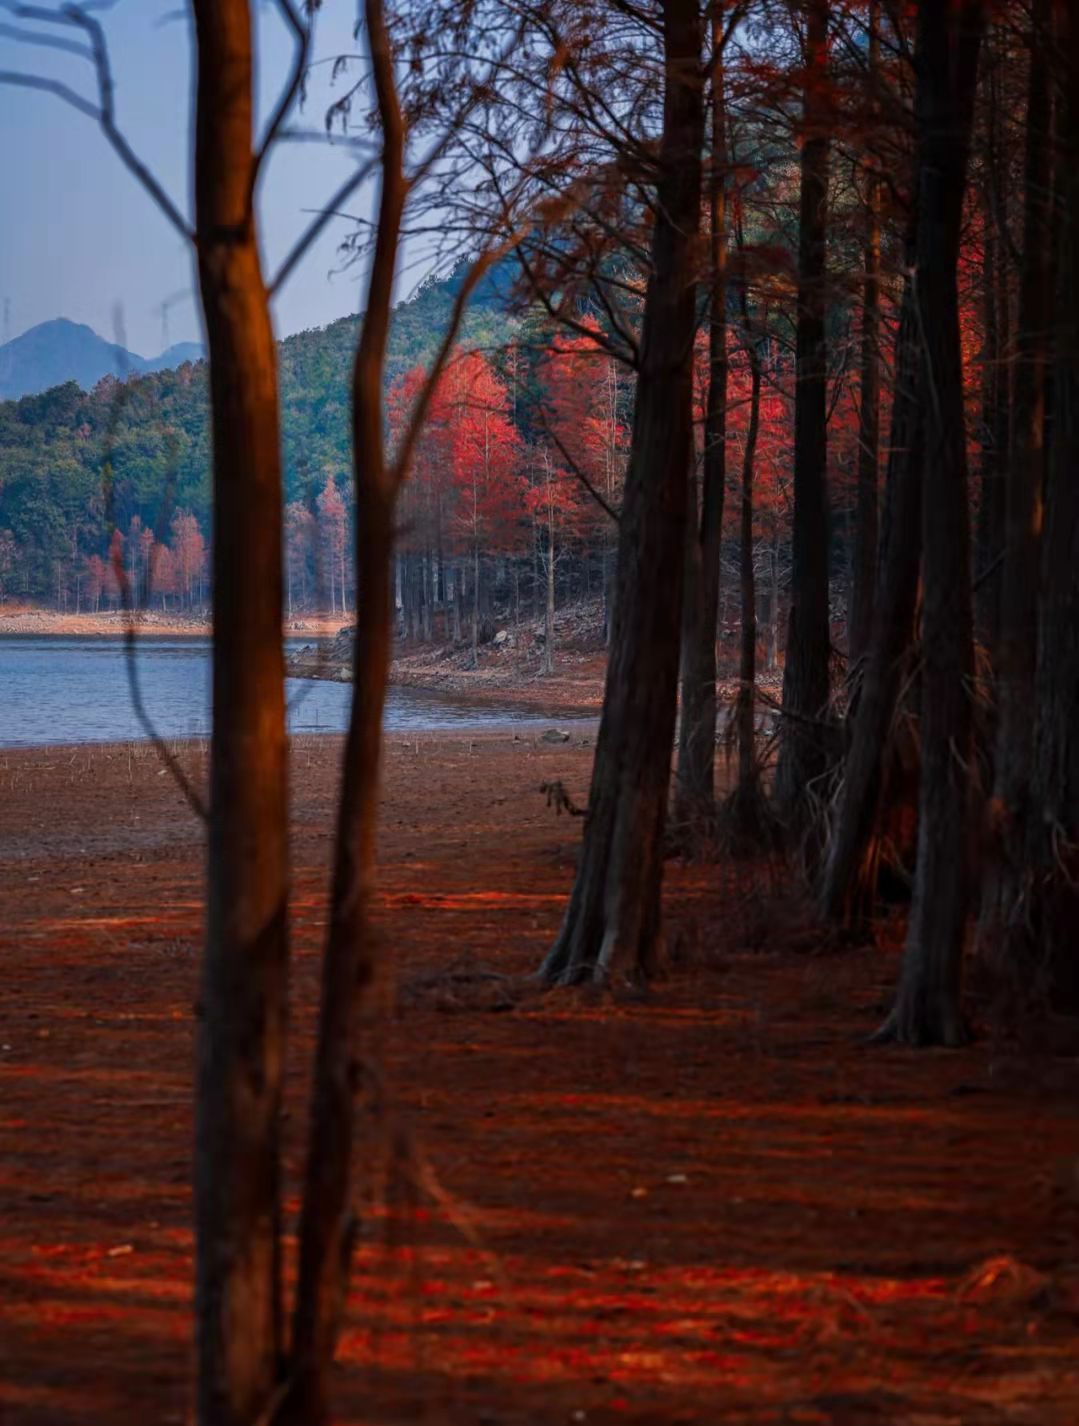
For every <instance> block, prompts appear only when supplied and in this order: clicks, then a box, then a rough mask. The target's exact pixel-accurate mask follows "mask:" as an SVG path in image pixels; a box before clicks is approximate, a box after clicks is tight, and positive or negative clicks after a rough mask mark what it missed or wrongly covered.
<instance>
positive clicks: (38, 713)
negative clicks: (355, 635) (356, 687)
mask: <svg viewBox="0 0 1079 1426" xmlns="http://www.w3.org/2000/svg"><path fill="white" fill-rule="evenodd" d="M295 642H296V643H297V644H302V643H303V640H302V639H301V640H296V641H295ZM138 670H139V682H140V687H141V689H142V697H143V702H144V703H145V705H146V709H147V712H148V713H149V715H150V717H151V718H152V720H153V722H154V725H155V727H156V728H157V730H158V732H160V733H161V735H162V736H163V737H166V738H189V737H202V736H204V735H206V734H207V733H208V732H209V725H210V645H209V641H208V640H207V639H157V638H155V639H145V640H143V641H142V642H141V643H140V644H139V649H138ZM350 693H351V685H349V684H342V683H324V682H321V681H319V682H316V681H313V680H311V679H298V678H290V679H289V680H288V681H287V685H286V696H287V697H288V700H289V703H290V707H291V711H290V715H289V724H290V726H291V728H292V731H293V732H295V733H317V732H322V733H336V732H342V731H343V730H344V727H345V723H346V720H347V718H348V704H349V695H350ZM537 721H544V722H546V721H549V720H537V719H536V718H535V717H534V715H528V714H520V713H513V712H510V711H500V710H498V709H476V708H468V707H464V706H460V705H455V704H453V703H448V702H445V701H444V700H441V699H439V698H437V697H434V696H432V695H429V694H426V693H422V692H416V691H413V690H410V689H403V688H393V689H391V690H390V695H389V701H388V704H387V708H386V726H387V727H388V728H391V729H415V730H416V731H417V732H419V731H423V730H434V729H438V728H469V727H475V728H479V727H485V726H490V725H492V724H498V723H506V722H515V723H521V722H537ZM143 736H144V733H143V729H142V726H141V725H140V723H139V721H138V719H137V718H136V716H135V711H134V709H133V708H132V706H131V696H130V693H129V691H128V681H127V669H126V667H125V658H124V650H123V644H122V643H121V641H120V640H118V639H105V638H97V639H65V638H34V637H32V636H28V637H19V636H17V635H10V636H8V637H6V638H0V747H24V746H28V745H32V744H41V743H112V742H122V741H125V740H126V739H129V738H141V737H143Z"/></svg>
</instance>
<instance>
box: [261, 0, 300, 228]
mask: <svg viewBox="0 0 1079 1426" xmlns="http://www.w3.org/2000/svg"><path fill="white" fill-rule="evenodd" d="M276 4H277V8H278V9H279V10H280V11H281V14H282V16H283V17H284V20H285V23H286V25H288V27H289V29H290V30H291V31H292V34H293V39H294V41H295V49H294V52H293V57H292V68H291V69H290V70H289V77H288V82H287V83H286V84H285V87H284V89H283V90H282V91H281V96H280V98H279V99H278V101H277V106H276V108H275V109H274V111H273V114H272V115H271V116H270V122H269V123H268V124H267V125H266V132H265V133H264V134H263V136H262V142H261V143H260V144H259V146H258V149H257V151H256V153H255V161H254V163H253V164H252V165H251V189H250V194H249V197H248V206H249V207H250V206H251V205H252V204H253V203H254V201H255V188H256V186H257V184H258V177H259V172H260V170H261V168H262V165H263V162H264V160H265V158H266V155H267V154H268V153H269V151H270V149H271V148H272V147H273V144H274V141H275V140H276V138H277V136H278V134H279V133H280V131H281V126H282V125H283V124H284V122H285V120H286V119H287V118H288V113H289V110H290V109H291V108H292V105H293V101H294V100H295V98H296V95H297V94H298V93H299V92H300V89H301V87H302V85H303V81H304V75H305V74H306V73H307V62H308V58H309V56H310V54H311V37H312V33H313V31H314V25H315V21H314V12H313V11H312V17H311V19H309V20H308V22H307V24H306V25H305V24H304V22H303V20H301V19H300V16H299V14H298V13H297V11H296V7H295V6H294V5H293V4H292V0H276Z"/></svg>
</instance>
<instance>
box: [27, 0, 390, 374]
mask: <svg viewBox="0 0 1079 1426" xmlns="http://www.w3.org/2000/svg"><path fill="white" fill-rule="evenodd" d="M3 8H7V7H6V6H4V7H3ZM3 8H0V21H3V22H5V23H12V24H13V23H14V21H11V20H10V18H9V16H8V15H5V14H4V13H3ZM252 8H253V9H254V11H255V12H256V15H257V28H258V43H259V55H260V59H259V84H260V106H261V108H262V110H263V111H264V112H265V111H266V110H267V109H268V108H269V107H270V105H271V104H272V102H273V99H274V97H275V95H276V93H277V91H278V87H279V85H280V82H281V79H282V77H283V76H284V74H285V72H286V67H287V64H288V59H289V56H290V53H291V50H290V41H289V38H288V35H287V33H286V31H285V30H284V28H283V26H282V24H281V21H280V18H279V16H278V12H277V10H276V8H275V7H274V6H273V5H272V4H269V3H259V0H255V4H254V5H253V7H252ZM185 13H186V6H185V4H184V3H183V0H117V3H115V4H114V5H112V6H111V7H109V8H108V9H107V10H106V11H105V12H104V13H103V14H102V19H103V21H104V24H105V26H106V29H107V32H108V36H109V42H110V50H111V54H112V60H113V71H114V77H115V82H116V107H117V114H118V117H119V120H120V124H121V127H122V128H123V130H124V132H125V133H126V134H127V136H128V137H129V139H130V140H131V142H132V144H133V146H134V147H135V149H136V150H137V152H138V153H139V155H140V157H142V158H143V159H144V160H146V161H147V162H148V164H149V165H150V166H151V167H152V168H153V170H154V172H155V173H156V174H157V175H158V177H159V178H160V179H161V180H162V182H163V183H164V185H165V187H166V188H167V189H168V191H169V193H170V195H171V196H172V197H173V198H174V200H175V201H177V203H178V204H179V205H180V206H181V207H182V208H183V210H184V211H186V212H189V211H190V79H191V54H190V43H189V27H188V22H187V20H186V18H185V17H184V16H185ZM178 14H179V15H180V18H176V17H177V15H178ZM354 17H355V7H354V4H353V3H352V0H327V3H326V4H325V6H324V8H323V10H322V11H321V12H320V14H319V16H318V21H317V26H318V29H317V41H316V54H317V55H318V56H325V55H333V54H338V53H355V49H356V46H355V42H354V41H353V38H352V24H353V20H354ZM34 28H36V29H40V28H41V26H40V25H38V26H35V27H34ZM62 33H65V34H66V33H68V32H67V31H62ZM0 69H4V70H9V69H18V70H21V71H23V72H31V71H33V72H37V73H41V74H49V75H52V76H55V77H58V78H63V79H64V80H65V81H67V82H68V83H70V84H71V85H72V87H76V88H78V89H79V90H80V92H82V93H83V94H85V95H86V96H87V97H88V98H92V99H93V98H96V94H95V89H94V81H93V76H92V73H91V71H90V66H89V64H88V63H86V62H85V61H83V60H80V59H79V58H77V57H75V56H68V55H59V54H56V53H55V52H53V51H50V50H46V49H41V48H38V47H30V46H23V45H21V44H18V43H16V42H15V41H13V40H11V39H10V38H7V37H6V36H3V35H0ZM353 72H354V73H355V72H356V70H355V66H354V67H353ZM329 75H330V67H329V66H328V65H325V66H320V67H318V68H316V70H315V71H314V77H313V81H312V83H311V85H310V88H309V97H308V101H307V105H306V108H305V110H304V112H303V113H302V114H300V115H298V116H297V118H296V119H295V123H296V124H302V125H303V126H304V127H305V128H309V129H321V128H322V121H323V115H324V113H325V110H326V108H327V103H328V100H329V96H330V95H331V94H332V93H333V92H334V91H332V90H331V89H330V87H329ZM344 83H345V81H343V80H339V81H338V84H337V92H340V89H341V87H342V85H343V84H344ZM352 164H353V159H352V157H351V156H350V154H349V153H348V151H347V149H345V148H343V147H342V146H340V145H339V146H337V147H336V148H326V147H324V146H322V145H313V144H292V145H286V146H284V147H282V148H279V149H278V151H277V153H276V156H275V157H274V159H273V161H272V162H271V163H270V165H269V166H268V168H267V170H266V172H265V173H264V176H263V181H262V190H261V217H262V231H263V239H264V244H265V248H266V253H267V258H268V267H269V268H270V269H271V270H272V269H273V267H274V265H275V262H276V261H277V260H278V259H279V258H280V257H281V256H282V255H283V254H284V253H285V252H287V251H288V249H289V247H290V245H291V241H292V239H293V238H294V236H295V235H296V234H297V233H298V232H299V231H300V230H301V229H302V228H303V226H304V225H305V223H306V222H308V221H309V216H310V215H309V214H308V213H305V211H304V210H305V209H307V210H310V209H315V208H319V207H322V206H324V205H325V202H326V200H327V198H328V197H329V195H330V194H331V193H332V192H333V190H334V189H335V188H336V187H337V186H338V184H339V183H340V182H341V180H342V179H343V178H344V177H345V176H346V174H347V173H348V172H349V170H350V168H351V167H352ZM0 192H2V193H3V195H4V198H3V218H2V220H0V317H3V319H4V325H3V327H2V328H0V338H3V339H6V338H8V337H14V336H17V335H18V334H19V333H20V332H22V331H25V330H26V328H27V327H32V326H34V325H35V324H36V323H38V322H42V321H46V320H47V319H49V318H51V317H70V318H71V319H72V320H74V321H79V322H86V323H87V324H88V325H89V326H91V327H93V328H94V329H95V330H96V331H98V332H100V333H101V334H102V335H103V336H106V337H108V338H109V339H110V340H113V339H115V336H116V330H117V329H116V312H117V309H119V310H120V311H121V313H122V320H123V327H124V335H125V341H126V345H127V346H128V347H129V348H131V350H133V351H135V352H138V353H139V354H140V355H143V356H153V355H156V353H157V352H159V351H160V350H161V349H162V348H163V347H164V346H165V345H168V344H171V343H172V342H177V341H184V340H192V339H198V338H199V337H200V330H199V316H198V309H197V306H196V302H195V300H194V297H193V295H192V282H191V267H190V256H189V254H188V252H187V251H186V248H185V244H184V242H183V241H182V239H181V238H180V237H179V236H178V235H177V234H176V233H175V232H174V231H173V229H172V228H171V227H170V226H169V224H168V223H167V221H166V220H165V219H164V218H163V217H162V216H161V214H160V213H158V211H157V209H156V208H155V207H154V205H153V203H152V202H151V201H150V199H149V198H148V197H147V196H146V195H145V194H144V193H143V191H142V189H141V188H140V187H139V185H138V183H137V181H136V180H135V179H134V178H133V177H132V176H131V175H130V174H129V173H128V172H127V170H126V169H125V168H124V166H123V165H122V163H121V162H120V160H119V159H118V158H117V157H116V156H115V155H114V154H113V152H112V150H111V149H110V147H109V146H108V144H107V143H106V141H105V139H104V137H103V136H102V134H101V133H100V131H99V130H98V128H97V127H96V125H95V124H94V123H93V121H92V120H90V119H88V118H86V117H84V116H83V115H81V114H78V113H76V112H75V111H73V110H71V109H69V108H68V107H67V106H66V105H65V104H63V103H62V102H61V101H60V100H59V99H57V98H55V97H53V96H52V95H47V94H39V93H32V92H29V91H26V90H22V89H14V88H8V87H5V86H2V85H0ZM370 201H371V194H370V192H369V191H368V192H367V193H365V195H364V196H363V197H362V198H360V199H353V200H352V204H351V209H350V210H351V211H353V212H355V211H367V210H368V207H369V204H370ZM345 231H347V228H346V225H345V224H344V223H343V222H337V223H331V225H330V227H329V229H328V230H327V232H326V233H325V234H324V235H323V237H322V240H321V241H320V243H319V244H318V245H317V246H316V247H315V248H313V249H312V250H311V252H310V253H309V254H308V256H307V258H306V259H305V262H304V264H303V265H302V267H301V268H299V269H298V270H297V271H296V272H295V273H294V274H293V276H292V278H291V280H290V282H289V283H288V285H287V286H286V287H285V289H284V290H283V291H282V292H281V294H280V296H279V297H278V299H277V304H276V319H277V330H278V335H280V336H285V335H287V334H288V333H290V332H295V331H299V330H301V329H303V328H305V327H317V326H323V325H324V324H325V323H327V322H330V321H333V320H334V319H335V318H337V317H341V316H344V315H346V314H347V313H349V312H353V311H355V310H356V309H357V306H358V305H359V293H360V287H359V270H358V269H356V268H352V269H350V270H349V271H347V272H338V273H337V275H332V270H333V269H335V268H338V267H339V266H340V261H339V258H338V255H337V251H336V249H337V244H338V243H339V241H340V239H341V236H342V235H343V233H344V232H345ZM405 290H406V289H405V288H402V290H401V294H400V295H405ZM177 294H180V295H179V296H177ZM173 297H176V299H177V300H175V301H173V302H171V303H170V305H169V308H168V314H167V331H165V330H164V328H163V322H162V312H161V307H162V303H164V302H166V301H167V300H168V299H170V298H173Z"/></svg>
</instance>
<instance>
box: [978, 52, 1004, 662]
mask: <svg viewBox="0 0 1079 1426" xmlns="http://www.w3.org/2000/svg"><path fill="white" fill-rule="evenodd" d="M992 36H993V31H992V29H991V30H990V33H989V37H988V40H987V55H986V58H987V60H988V62H989V66H990V67H989V74H988V83H987V86H986V87H987V90H988V94H987V115H986V126H987V130H988V136H987V151H986V157H985V169H986V176H985V180H984V184H983V190H984V191H983V198H982V202H983V208H984V213H983V221H984V223H985V245H984V260H983V264H982V284H983V289H984V308H985V315H984V322H985V345H984V361H983V370H982V418H981V424H982V432H981V452H980V459H979V502H978V519H977V529H976V543H975V577H976V596H975V617H976V630H977V636H978V638H979V639H980V640H981V642H982V644H983V645H984V647H985V648H986V649H988V650H989V652H990V654H991V655H993V656H994V657H995V655H996V648H997V641H998V639H999V637H1000V613H1001V609H1000V604H1001V584H1002V579H1001V569H1000V566H1001V563H1002V560H1003V549H1004V472H1005V461H1006V459H1007V453H1008V447H1009V438H1008V429H1009V422H1010V417H1011V409H1010V407H1011V403H1010V399H1009V370H1010V364H1009V362H1008V360H1007V353H1008V350H1009V342H1010V326H1011V323H1010V318H1009V301H1008V265H1007V253H1006V251H1005V248H1004V244H1003V242H1002V240H1001V233H1002V231H1004V232H1006V231H1007V224H1008V212H1007V202H1008V179H1007V177H1006V175H1005V172H1004V164H1005V155H1004V153H1003V146H1002V143H1001V137H1000V127H1001V123H1002V114H1001V109H1002V107H1003V106H1002V103H1001V100H1000V96H999V92H998V91H999V84H998V78H997V75H998V69H999V66H1000V64H1001V59H1000V56H999V55H998V54H995V53H993V50H994V48H995V46H994V45H993V43H992Z"/></svg>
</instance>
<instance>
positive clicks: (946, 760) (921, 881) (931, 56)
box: [881, 0, 985, 1045]
mask: <svg viewBox="0 0 1079 1426" xmlns="http://www.w3.org/2000/svg"><path fill="white" fill-rule="evenodd" d="M984 23H985V11H984V0H963V4H962V5H961V6H959V7H957V8H956V9H953V10H945V9H944V8H943V7H937V6H932V5H924V6H921V7H920V8H919V12H918V43H917V52H916V61H915V63H916V69H917V74H918V87H917V97H916V103H915V113H916V118H917V122H918V135H919V180H918V181H919V192H918V242H917V265H916V272H917V293H916V311H917V316H918V323H919V335H920V337H921V340H922V343H923V354H924V355H923V360H924V369H925V391H926V395H927V398H928V399H927V401H926V418H925V419H926V468H927V470H929V471H931V472H932V481H931V483H927V487H926V498H925V500H924V501H923V520H922V548H923V551H924V564H923V579H924V587H925V596H924V599H925V602H924V611H923V616H922V629H923V636H922V654H923V674H922V722H921V729H922V774H921V788H920V796H919V805H918V854H917V863H916V867H915V878H914V898H913V903H912V905H911V913H910V920H909V923H908V927H907V944H906V950H905V953H904V957H903V970H902V975H901V978H900V985H899V993H898V998H897V1000H896V1004H895V1008H894V1009H893V1011H892V1013H891V1015H890V1016H889V1018H888V1020H887V1022H886V1024H885V1025H884V1027H883V1029H882V1030H881V1037H882V1038H885V1039H895V1040H899V1041H902V1042H904V1043H907V1044H917V1045H926V1044H933V1045H939V1044H943V1045H955V1044H958V1043H960V1042H961V1041H962V1039H963V1038H964V1027H963V1021H962V1015H961V1010H960V999H959V996H960V981H961V972H962V955H963V939H964V933H965V928H966V918H967V905H968V877H969V868H968V866H967V859H968V843H969V832H970V808H971V798H972V794H973V791H974V788H973V786H972V783H973V781H974V778H975V772H974V768H973V739H972V717H971V702H970V700H971V687H970V685H971V680H972V677H973V667H974V650H973V608H972V596H971V581H970V537H969V528H970V524H969V510H968V505H967V458H966V429H965V422H964V412H963V365H962V349H961V344H960V335H959V293H958V283H957V279H956V266H957V263H958V259H959V242H960V234H961V229H962V212H963V194H964V189H965V187H966V171H967V155H968V151H969V145H970V130H971V120H972V116H973V109H974V90H975V84H976V81H977V73H978V49H979V45H980V41H981V36H982V30H983V27H984Z"/></svg>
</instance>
